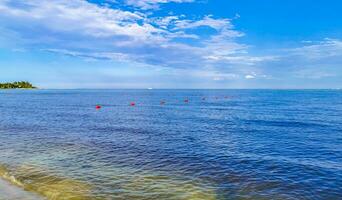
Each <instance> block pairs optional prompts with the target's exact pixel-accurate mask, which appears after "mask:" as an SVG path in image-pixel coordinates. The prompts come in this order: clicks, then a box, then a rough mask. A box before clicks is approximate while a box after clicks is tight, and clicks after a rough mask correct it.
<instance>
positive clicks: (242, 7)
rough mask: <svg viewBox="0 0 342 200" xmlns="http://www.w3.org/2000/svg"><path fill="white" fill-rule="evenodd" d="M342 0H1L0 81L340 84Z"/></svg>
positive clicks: (64, 85) (50, 84)
mask: <svg viewBox="0 0 342 200" xmlns="http://www.w3.org/2000/svg"><path fill="white" fill-rule="evenodd" d="M341 10H342V1H340V0H286V1H285V0H0V82H7V81H21V80H26V81H30V82H32V83H33V84H34V85H36V86H38V87H40V88H47V89H49V88H51V89H77V88H95V89H96V88H101V89H102V88H103V89H104V88H139V89H140V88H156V89H157V88H161V89H164V88H165V89H169V88H176V89H190V88H194V89H231V88H243V89H252V88H269V89H275V88H279V89H302V88H303V89H312V88H318V89H321V88H333V89H334V88H342V20H341V19H342V12H341Z"/></svg>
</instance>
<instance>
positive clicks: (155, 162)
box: [0, 90, 342, 200]
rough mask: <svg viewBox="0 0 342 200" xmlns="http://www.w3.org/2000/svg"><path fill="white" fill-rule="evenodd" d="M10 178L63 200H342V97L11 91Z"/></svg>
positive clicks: (5, 167) (6, 130) (2, 173)
mask: <svg viewBox="0 0 342 200" xmlns="http://www.w3.org/2000/svg"><path fill="white" fill-rule="evenodd" d="M203 98H205V99H203ZM185 100H188V102H186V101H185ZM161 101H164V102H165V104H163V103H161ZM131 102H135V106H130V104H131ZM97 104H99V105H101V106H102V108H101V109H95V106H96V105H97ZM0 178H1V179H2V180H5V181H7V182H9V183H11V184H14V185H16V186H18V187H21V188H23V189H24V190H26V191H29V192H32V193H35V194H38V195H40V196H41V197H44V198H47V199H56V200H59V199H72V200H81V199H82V200H83V199H84V200H87V199H92V200H93V199H94V200H100V199H114V200H115V199H118V200H121V199H122V200H130V199H137V200H169V199H170V200H200V199H203V200H214V199H331V200H337V199H342V91H341V90H2V91H0ZM2 198H4V196H2V195H1V194H0V199H2Z"/></svg>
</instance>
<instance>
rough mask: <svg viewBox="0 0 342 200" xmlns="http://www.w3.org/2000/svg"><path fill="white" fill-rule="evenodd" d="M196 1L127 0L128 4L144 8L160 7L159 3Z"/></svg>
mask: <svg viewBox="0 0 342 200" xmlns="http://www.w3.org/2000/svg"><path fill="white" fill-rule="evenodd" d="M194 1H195V0H125V2H126V4H127V5H131V6H134V7H139V8H141V9H144V10H147V9H156V8H159V4H166V3H186V2H194Z"/></svg>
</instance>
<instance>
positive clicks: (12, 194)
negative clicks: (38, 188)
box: [0, 179, 44, 200]
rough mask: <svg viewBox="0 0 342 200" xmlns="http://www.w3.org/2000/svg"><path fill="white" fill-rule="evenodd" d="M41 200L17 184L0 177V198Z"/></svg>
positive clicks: (8, 199)
mask: <svg viewBox="0 0 342 200" xmlns="http://www.w3.org/2000/svg"><path fill="white" fill-rule="evenodd" d="M14 199H15V200H43V199H44V198H42V197H39V196H37V195H35V194H32V193H30V192H27V191H25V190H23V189H21V188H19V187H17V186H14V185H12V184H10V183H8V182H7V181H5V180H2V179H0V200H14Z"/></svg>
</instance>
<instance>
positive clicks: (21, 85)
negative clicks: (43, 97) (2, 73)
mask: <svg viewBox="0 0 342 200" xmlns="http://www.w3.org/2000/svg"><path fill="white" fill-rule="evenodd" d="M17 88H25V89H34V88H36V87H35V86H33V85H32V84H31V83H29V82H27V81H19V82H13V83H0V89H17Z"/></svg>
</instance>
